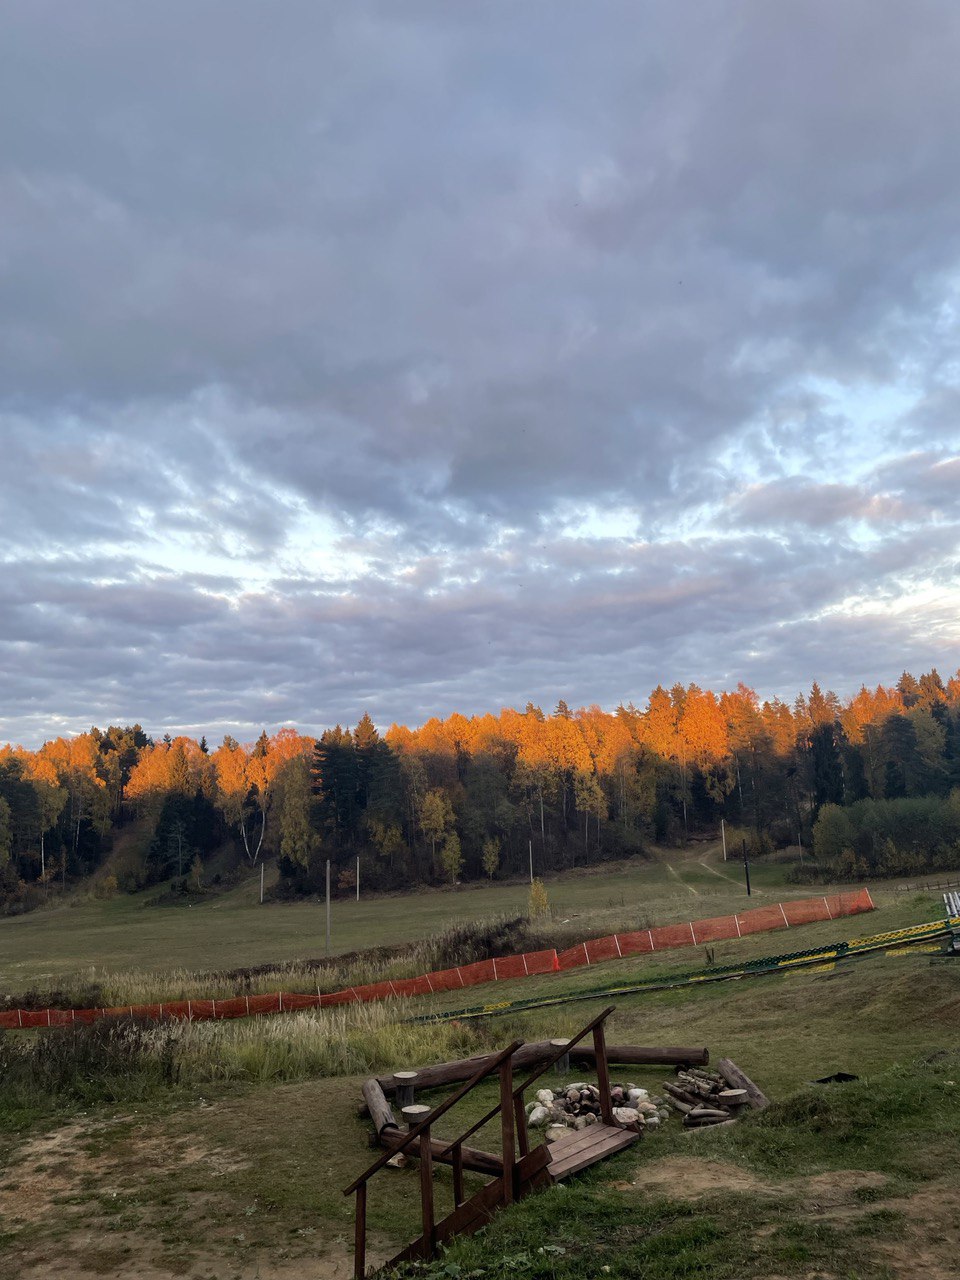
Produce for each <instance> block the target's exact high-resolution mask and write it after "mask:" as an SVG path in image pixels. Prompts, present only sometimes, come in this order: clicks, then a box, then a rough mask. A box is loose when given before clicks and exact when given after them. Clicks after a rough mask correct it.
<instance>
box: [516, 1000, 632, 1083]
mask: <svg viewBox="0 0 960 1280" xmlns="http://www.w3.org/2000/svg"><path fill="white" fill-rule="evenodd" d="M615 1008H616V1006H615V1005H610V1006H609V1008H607V1009H604V1011H603V1013H598V1014H597V1016H596V1017H595V1018H594V1020H593V1021H592V1022H588V1023H587V1025H586V1026H585V1027H584V1028H583V1030H582V1031H581V1032H580V1033H579V1035H576V1036H574V1037H573V1039H572V1040H568V1041H567V1043H566V1044H565V1045H563V1046H562V1047H561V1048H560V1049H558V1050H557V1052H556V1053H555V1054H554V1055H553V1056H552V1057H550V1058H548V1059H547V1060H546V1062H545V1063H544V1064H543V1065H542V1066H541V1067H540V1068H539V1070H537V1071H535V1072H534V1073H533V1075H532V1076H528V1077H527V1078H526V1080H524V1082H523V1084H518V1085H517V1087H516V1089H514V1091H513V1096H514V1097H515V1098H519V1097H520V1095H521V1094H522V1093H523V1092H524V1090H525V1089H529V1088H530V1086H531V1085H532V1084H533V1082H534V1081H535V1080H539V1079H540V1077H541V1076H542V1075H544V1073H545V1072H547V1071H549V1070H550V1068H551V1067H552V1066H553V1065H554V1063H555V1062H559V1061H560V1059H561V1058H562V1057H563V1055H564V1054H565V1053H569V1052H570V1050H571V1049H572V1048H573V1046H574V1045H575V1044H579V1043H580V1041H581V1040H582V1039H583V1038H584V1036H587V1035H589V1034H590V1032H591V1031H593V1029H594V1028H595V1027H597V1026H599V1024H600V1023H601V1022H605V1021H606V1020H607V1018H609V1017H610V1015H611V1013H613V1011H614V1009H615Z"/></svg>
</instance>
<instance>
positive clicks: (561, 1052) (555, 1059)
mask: <svg viewBox="0 0 960 1280" xmlns="http://www.w3.org/2000/svg"><path fill="white" fill-rule="evenodd" d="M615 1008H616V1006H615V1005H610V1006H609V1007H608V1008H606V1009H604V1011H603V1012H602V1013H598V1014H597V1016H596V1017H595V1018H594V1019H593V1021H592V1022H588V1023H587V1025H586V1026H585V1027H584V1028H583V1030H582V1031H581V1032H580V1033H579V1035H576V1036H574V1038H573V1039H572V1040H569V1041H568V1042H567V1043H566V1044H565V1045H564V1046H563V1048H561V1049H558V1050H557V1052H556V1054H555V1055H554V1056H552V1057H550V1058H548V1059H547V1061H546V1062H545V1063H544V1065H543V1066H542V1067H541V1068H540V1070H539V1071H535V1072H534V1073H533V1075H532V1076H529V1077H528V1078H527V1079H526V1080H525V1081H524V1082H523V1084H520V1085H518V1086H517V1087H516V1089H514V1091H513V1097H514V1099H515V1100H516V1099H517V1098H519V1097H522V1095H523V1091H524V1089H528V1088H529V1087H530V1085H531V1084H533V1082H534V1080H539V1079H540V1077H541V1076H542V1075H543V1073H544V1072H545V1071H549V1070H550V1068H551V1067H552V1066H553V1064H554V1063H555V1062H559V1060H560V1059H561V1058H562V1057H563V1055H564V1054H565V1053H569V1052H570V1050H571V1048H572V1047H573V1046H574V1045H575V1044H578V1043H579V1042H580V1041H581V1040H582V1039H583V1037H584V1036H586V1035H589V1034H590V1032H591V1031H593V1029H594V1028H595V1027H596V1026H598V1025H599V1024H600V1023H602V1022H603V1021H604V1020H605V1019H606V1018H609V1017H610V1015H611V1013H613V1011H614V1009H615ZM499 1110H500V1103H499V1102H498V1103H497V1105H496V1106H495V1107H491V1108H490V1110H489V1111H488V1112H487V1114H486V1115H485V1116H481V1117H480V1119H479V1120H478V1121H477V1122H476V1124H472V1125H471V1126H470V1128H469V1129H468V1130H467V1131H466V1133H461V1135H460V1137H459V1138H456V1139H454V1141H453V1142H451V1143H450V1144H449V1145H448V1146H446V1147H444V1149H443V1151H442V1152H441V1155H448V1154H449V1152H450V1151H451V1150H452V1148H453V1147H454V1146H455V1145H456V1144H457V1143H458V1142H466V1140H467V1138H471V1137H473V1135H474V1134H475V1133H476V1132H477V1130H478V1129H482V1128H483V1126H484V1125H485V1124H487V1122H488V1121H490V1120H492V1119H493V1117H494V1116H495V1115H496V1114H497V1112H498V1111H499Z"/></svg>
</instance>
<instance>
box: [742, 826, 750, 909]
mask: <svg viewBox="0 0 960 1280" xmlns="http://www.w3.org/2000/svg"><path fill="white" fill-rule="evenodd" d="M743 875H744V878H745V880H746V882H747V897H748V898H749V897H750V863H749V861H748V860H747V842H746V840H744V842H743Z"/></svg>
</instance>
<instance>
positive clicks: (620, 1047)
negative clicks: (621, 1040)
mask: <svg viewBox="0 0 960 1280" xmlns="http://www.w3.org/2000/svg"><path fill="white" fill-rule="evenodd" d="M570 1057H571V1059H572V1060H573V1061H574V1062H586V1063H592V1062H593V1061H594V1051H593V1049H592V1048H582V1047H581V1046H580V1045H574V1047H573V1048H572V1049H571V1050H570ZM607 1061H608V1062H615V1063H616V1064H617V1065H618V1066H636V1067H644V1066H651V1067H675V1066H686V1065H688V1064H694V1063H707V1062H709V1061H710V1054H709V1052H708V1050H707V1049H705V1048H704V1049H694V1048H684V1047H680V1048H676V1047H674V1046H670V1047H667V1048H659V1047H656V1048H647V1047H646V1046H641V1045H636V1044H610V1045H607Z"/></svg>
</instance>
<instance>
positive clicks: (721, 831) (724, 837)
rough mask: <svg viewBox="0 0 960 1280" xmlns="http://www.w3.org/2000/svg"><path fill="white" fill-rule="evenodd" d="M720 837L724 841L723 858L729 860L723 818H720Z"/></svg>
mask: <svg viewBox="0 0 960 1280" xmlns="http://www.w3.org/2000/svg"><path fill="white" fill-rule="evenodd" d="M720 839H721V840H722V841H723V860H724V862H726V860H727V833H726V830H725V829H724V826H723V819H722V818H721V819H720Z"/></svg>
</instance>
